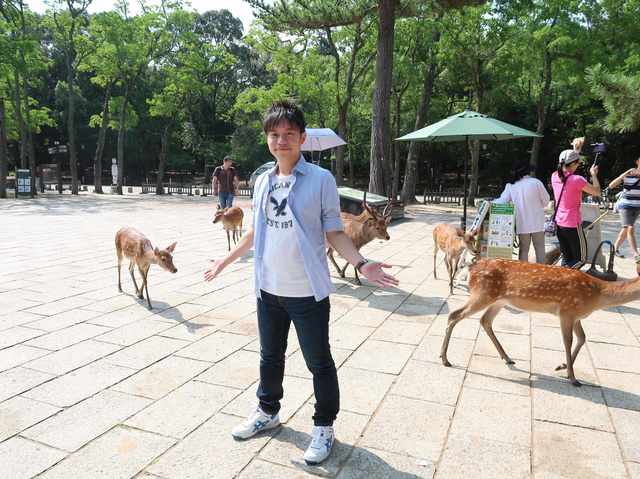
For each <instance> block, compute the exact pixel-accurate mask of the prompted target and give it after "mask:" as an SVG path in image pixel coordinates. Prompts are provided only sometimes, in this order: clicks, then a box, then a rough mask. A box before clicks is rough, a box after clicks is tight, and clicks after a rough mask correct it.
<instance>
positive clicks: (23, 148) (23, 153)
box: [13, 68, 27, 169]
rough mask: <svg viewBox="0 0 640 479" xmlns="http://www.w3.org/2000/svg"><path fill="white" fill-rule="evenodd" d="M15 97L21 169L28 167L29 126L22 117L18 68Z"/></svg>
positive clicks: (15, 75) (15, 79)
mask: <svg viewBox="0 0 640 479" xmlns="http://www.w3.org/2000/svg"><path fill="white" fill-rule="evenodd" d="M13 82H14V87H15V88H14V97H15V105H16V106H15V112H16V119H17V120H18V123H19V124H20V168H22V169H25V168H26V167H27V125H26V123H25V122H24V118H23V117H22V100H21V99H20V73H19V72H18V69H17V68H16V69H15V70H14V71H13Z"/></svg>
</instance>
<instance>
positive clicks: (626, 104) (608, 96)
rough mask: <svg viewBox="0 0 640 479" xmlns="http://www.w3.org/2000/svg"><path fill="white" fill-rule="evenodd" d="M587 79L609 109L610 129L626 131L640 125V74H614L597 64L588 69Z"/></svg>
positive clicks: (606, 121) (608, 124)
mask: <svg viewBox="0 0 640 479" xmlns="http://www.w3.org/2000/svg"><path fill="white" fill-rule="evenodd" d="M587 81H588V82H589V85H591V89H592V90H593V93H594V94H595V95H596V97H597V98H599V99H600V100H602V102H603V104H604V107H605V109H606V110H607V117H606V118H605V124H606V128H607V129H608V130H609V131H616V132H620V133H625V132H632V131H635V130H637V129H638V127H640V106H639V105H640V75H624V74H621V73H618V74H613V73H609V72H607V71H606V70H605V69H604V68H603V67H602V65H596V66H595V67H593V68H589V69H587Z"/></svg>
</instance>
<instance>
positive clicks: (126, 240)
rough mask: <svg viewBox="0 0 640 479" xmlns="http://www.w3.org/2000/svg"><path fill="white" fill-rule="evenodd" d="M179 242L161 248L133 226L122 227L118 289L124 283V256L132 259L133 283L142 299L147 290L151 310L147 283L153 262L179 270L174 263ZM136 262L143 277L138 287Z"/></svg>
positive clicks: (119, 289)
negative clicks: (122, 279)
mask: <svg viewBox="0 0 640 479" xmlns="http://www.w3.org/2000/svg"><path fill="white" fill-rule="evenodd" d="M177 244H178V243H173V244H172V245H171V246H169V247H168V248H167V249H163V250H159V249H158V248H157V247H156V248H155V249H154V248H153V246H151V241H149V239H148V238H147V237H146V236H145V235H143V234H142V233H140V232H139V231H138V230H135V229H133V228H121V229H120V230H119V231H118V232H117V233H116V254H117V255H118V291H120V292H122V284H121V282H120V267H121V266H122V260H123V259H124V258H126V259H128V260H129V261H131V263H130V264H129V273H131V279H132V280H133V285H134V286H135V288H136V295H137V296H138V298H140V299H144V294H143V293H144V291H145V290H146V292H147V306H148V307H149V310H151V309H152V308H151V300H150V299H149V286H148V285H147V273H148V272H149V267H150V266H151V265H152V264H157V265H158V266H160V267H161V268H162V269H164V270H167V271H169V272H170V273H171V274H174V273H176V272H177V271H178V268H176V267H175V266H174V265H173V256H171V253H173V250H174V249H175V247H176V245H177ZM134 264H135V265H137V266H138V271H139V272H140V276H141V277H142V286H141V287H140V289H138V284H137V283H136V278H135V277H134V276H133V267H134Z"/></svg>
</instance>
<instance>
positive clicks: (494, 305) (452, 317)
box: [440, 258, 640, 386]
mask: <svg viewBox="0 0 640 479" xmlns="http://www.w3.org/2000/svg"><path fill="white" fill-rule="evenodd" d="M469 291H470V295H469V300H468V301H467V304H465V305H464V306H462V307H461V308H460V309H457V310H456V311H453V312H452V313H451V314H449V319H448V321H447V329H446V332H445V336H444V341H443V343H442V350H441V351H440V357H441V358H442V364H444V365H445V366H451V364H450V363H449V361H448V360H447V349H448V347H449V340H450V338H451V333H452V331H453V328H454V327H455V325H456V324H458V323H459V322H460V321H462V320H463V319H464V318H468V317H469V316H471V315H473V314H476V313H478V312H479V311H483V310H486V311H485V312H484V314H483V315H482V317H481V318H480V324H481V325H482V327H483V329H484V330H485V331H486V333H487V335H488V336H489V338H490V339H491V342H493V345H494V346H495V347H496V349H497V350H498V353H499V354H500V357H502V359H504V360H505V361H506V362H507V363H508V364H513V363H514V362H513V361H512V360H511V358H510V357H509V356H508V355H507V353H505V351H504V349H503V348H502V346H501V345H500V342H499V341H498V338H496V335H495V334H494V332H493V327H492V325H493V320H494V318H495V317H496V316H497V315H498V313H499V312H500V310H501V309H502V307H503V306H504V305H510V306H513V307H514V308H517V309H521V310H523V311H532V312H539V313H550V314H554V315H556V316H557V317H558V318H559V319H560V331H561V332H562V340H563V342H564V349H565V355H566V363H564V364H562V365H560V366H558V367H557V368H556V371H558V370H561V369H566V370H567V373H568V376H569V380H570V381H571V384H573V385H574V386H581V384H580V382H578V380H577V379H576V376H575V373H574V371H573V365H574V363H575V360H576V357H577V356H578V353H579V352H580V348H582V345H583V344H584V343H585V340H586V335H585V333H584V330H583V329H582V325H581V324H580V321H581V320H583V319H584V318H586V317H587V316H589V315H590V314H591V313H593V312H594V311H597V310H599V309H603V308H611V307H614V306H620V305H622V304H625V303H628V302H630V301H635V300H638V299H640V277H638V278H633V279H630V280H627V281H619V282H616V283H613V282H611V283H610V282H607V281H602V280H600V279H597V278H594V277H592V276H589V275H588V274H586V273H583V272H582V271H578V270H575V269H572V268H567V267H564V266H551V265H545V264H536V263H529V262H526V261H516V260H508V259H496V258H491V259H487V258H485V259H482V260H480V261H478V262H477V263H475V264H473V265H471V267H470V269H469ZM573 334H575V335H576V337H577V339H578V342H577V343H576V346H575V349H574V350H573V353H572V352H571V345H572V342H573Z"/></svg>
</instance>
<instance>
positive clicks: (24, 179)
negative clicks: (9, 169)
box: [16, 169, 31, 196]
mask: <svg viewBox="0 0 640 479" xmlns="http://www.w3.org/2000/svg"><path fill="white" fill-rule="evenodd" d="M16 188H18V194H19V195H22V196H31V170H19V169H16Z"/></svg>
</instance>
